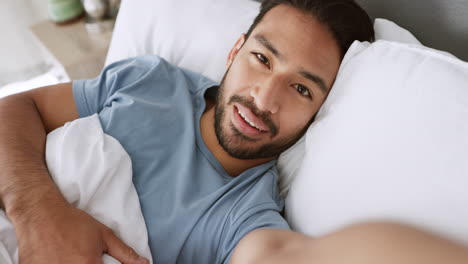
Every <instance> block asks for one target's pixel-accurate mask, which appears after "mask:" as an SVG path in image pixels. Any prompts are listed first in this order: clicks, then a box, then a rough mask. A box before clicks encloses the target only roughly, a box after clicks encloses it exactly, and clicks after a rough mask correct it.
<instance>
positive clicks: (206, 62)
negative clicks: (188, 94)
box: [106, 0, 260, 81]
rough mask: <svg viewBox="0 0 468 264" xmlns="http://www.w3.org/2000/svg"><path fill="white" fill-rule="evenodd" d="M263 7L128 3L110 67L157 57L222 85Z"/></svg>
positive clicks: (243, 0) (246, 0) (188, 1)
mask: <svg viewBox="0 0 468 264" xmlns="http://www.w3.org/2000/svg"><path fill="white" fill-rule="evenodd" d="M259 8H260V3H259V2H255V1H251V0H236V1H232V0H197V1H193V0H124V1H122V4H121V7H120V11H119V15H118V17H117V21H116V26H115V29H114V33H113V36H112V41H111V44H110V48H109V52H108V54H107V59H106V65H107V64H110V63H112V62H115V61H118V60H122V59H126V58H129V57H133V56H138V55H144V54H157V55H159V56H161V57H163V58H165V59H166V60H168V61H169V62H171V63H173V64H175V65H178V66H181V67H184V68H187V69H190V70H192V71H195V72H199V73H202V74H203V75H205V76H207V77H209V78H211V79H213V80H215V81H221V78H222V77H223V75H224V72H225V71H226V60H227V56H228V53H229V51H230V50H231V48H232V47H233V46H234V44H235V42H236V40H237V39H238V38H239V37H240V35H241V34H242V33H246V32H247V30H248V29H249V27H250V24H251V23H252V22H253V20H254V18H255V17H256V16H257V14H258V11H259V10H260V9H259Z"/></svg>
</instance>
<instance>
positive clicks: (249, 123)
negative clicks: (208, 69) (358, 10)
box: [215, 5, 341, 159]
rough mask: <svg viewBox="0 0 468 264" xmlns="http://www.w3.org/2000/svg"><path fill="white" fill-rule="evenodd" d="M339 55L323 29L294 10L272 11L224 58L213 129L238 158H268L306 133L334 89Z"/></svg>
mask: <svg viewBox="0 0 468 264" xmlns="http://www.w3.org/2000/svg"><path fill="white" fill-rule="evenodd" d="M340 60H341V56H340V49H339V47H338V44H337V42H336V40H335V39H334V37H333V35H332V33H331V32H330V31H329V30H328V28H327V27H325V26H323V25H321V24H319V23H318V22H317V21H316V20H315V18H313V17H310V16H307V15H305V14H303V13H302V12H300V11H298V10H297V9H295V8H292V7H289V6H285V5H280V6H277V7H274V8H273V9H271V10H270V11H269V12H268V13H267V14H266V15H265V16H264V17H263V19H262V21H261V22H260V23H259V24H258V25H257V27H256V28H255V30H254V31H253V32H252V34H251V35H250V37H249V38H248V39H247V40H245V37H244V36H242V37H241V38H240V39H239V40H238V42H237V43H236V45H235V47H234V48H233V49H232V50H231V52H230V54H229V57H228V67H229V69H228V71H227V72H226V75H225V76H224V78H223V81H222V83H221V85H220V89H219V94H218V99H217V103H216V106H215V130H216V135H217V138H218V141H219V143H220V144H221V146H222V147H223V149H224V150H225V151H227V152H228V153H229V154H230V155H231V156H233V157H235V158H238V159H258V158H272V157H276V156H278V155H279V154H280V153H281V152H282V151H284V150H286V149H287V148H288V147H290V146H291V145H293V144H294V143H295V142H296V141H297V140H298V139H299V138H300V137H301V136H302V134H303V132H305V129H306V128H307V126H308V124H310V122H311V120H312V118H313V116H314V115H315V114H316V112H317V111H318V110H319V108H320V106H321V105H322V103H323V101H324V100H325V98H326V96H327V94H328V90H329V89H330V87H331V86H332V84H333V82H334V80H335V76H336V73H337V71H338V67H339V64H340Z"/></svg>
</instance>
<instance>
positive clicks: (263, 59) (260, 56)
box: [252, 52, 270, 66]
mask: <svg viewBox="0 0 468 264" xmlns="http://www.w3.org/2000/svg"><path fill="white" fill-rule="evenodd" d="M252 54H253V55H255V57H257V60H258V61H260V62H261V63H262V64H265V65H267V66H270V61H269V60H268V58H267V57H266V56H265V55H263V54H261V53H258V52H252Z"/></svg>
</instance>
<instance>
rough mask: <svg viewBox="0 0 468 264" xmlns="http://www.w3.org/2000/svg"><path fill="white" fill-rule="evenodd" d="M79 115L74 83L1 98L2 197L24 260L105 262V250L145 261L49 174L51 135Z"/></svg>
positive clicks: (125, 258)
mask: <svg viewBox="0 0 468 264" xmlns="http://www.w3.org/2000/svg"><path fill="white" fill-rule="evenodd" d="M78 117H79V115H78V111H77V108H76V106H75V102H74V98H73V92H72V85H71V83H65V84H59V85H54V86H48V87H44V88H40V89H35V90H31V91H27V92H24V93H20V94H15V95H11V96H8V97H6V98H2V99H0V124H1V125H0V168H2V169H1V170H0V201H1V202H2V204H1V205H2V207H3V208H4V209H5V211H6V213H7V215H8V217H9V218H10V220H11V221H12V223H13V225H14V227H15V231H16V235H17V238H18V243H19V259H20V263H21V264H28V263H101V258H102V253H103V252H107V253H108V254H110V255H112V256H114V257H115V258H117V259H118V260H120V261H121V262H123V263H145V262H137V261H136V260H138V256H137V254H136V253H135V252H134V251H132V250H131V249H130V248H128V247H127V246H126V245H124V244H123V243H122V242H121V241H120V240H119V239H118V238H117V237H116V236H115V235H114V234H113V233H112V232H111V230H110V229H108V228H107V227H105V226H103V225H102V224H100V223H99V222H97V221H96V220H95V219H93V218H92V217H91V216H89V215H87V214H86V213H85V212H83V211H81V210H78V209H76V208H73V207H72V206H70V205H68V203H67V202H66V200H65V199H64V198H63V196H62V195H61V193H60V191H59V190H58V188H57V187H56V186H55V184H54V183H53V181H52V179H51V177H50V175H49V172H48V170H47V165H46V164H45V140H46V135H47V133H48V132H50V131H52V130H54V129H55V128H57V127H60V126H63V125H64V124H65V123H66V122H68V121H72V120H75V119H77V118H78ZM66 245H67V246H66Z"/></svg>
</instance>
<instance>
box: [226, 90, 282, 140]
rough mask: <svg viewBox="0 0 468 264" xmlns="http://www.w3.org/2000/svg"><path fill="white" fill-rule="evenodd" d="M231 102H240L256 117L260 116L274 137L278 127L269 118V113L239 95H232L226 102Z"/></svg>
mask: <svg viewBox="0 0 468 264" xmlns="http://www.w3.org/2000/svg"><path fill="white" fill-rule="evenodd" d="M232 103H239V104H242V105H243V106H245V107H247V108H249V109H250V111H252V113H254V115H256V116H257V117H258V118H260V119H261V120H262V121H263V123H265V125H266V126H267V127H268V130H269V131H270V132H271V136H272V137H274V136H276V135H277V134H278V127H277V126H276V125H275V123H274V122H273V121H272V120H271V118H270V115H271V114H270V113H268V112H264V111H261V110H260V109H258V107H257V106H256V105H255V103H254V102H253V101H252V100H248V99H246V98H243V97H241V96H239V95H233V96H231V98H230V99H229V102H228V104H232Z"/></svg>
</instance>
